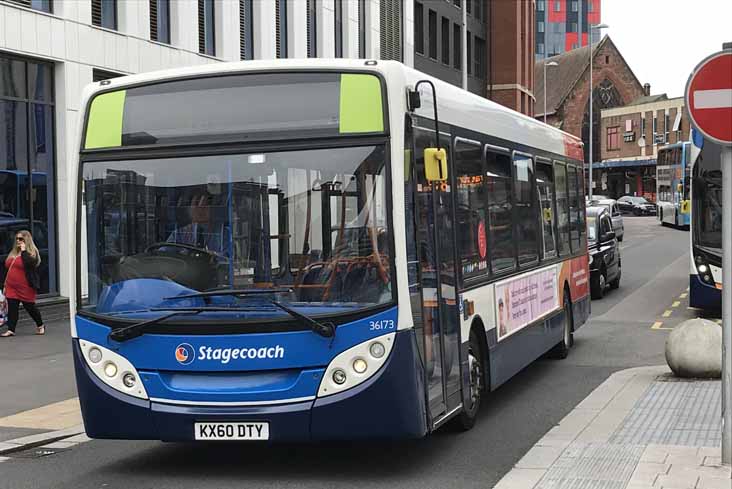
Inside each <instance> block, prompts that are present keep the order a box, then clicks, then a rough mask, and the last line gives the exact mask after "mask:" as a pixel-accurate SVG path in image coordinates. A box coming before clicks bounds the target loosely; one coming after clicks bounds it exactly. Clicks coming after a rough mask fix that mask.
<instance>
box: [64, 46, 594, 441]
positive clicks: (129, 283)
mask: <svg viewBox="0 0 732 489" xmlns="http://www.w3.org/2000/svg"><path fill="white" fill-rule="evenodd" d="M435 100H436V101H437V102H436V103H435V102H434V101H435ZM82 107H83V118H82V119H81V121H82V123H81V124H80V130H81V132H80V136H79V148H80V151H79V159H78V166H77V167H76V168H75V171H76V172H77V176H78V186H77V187H76V188H75V190H74V194H73V196H72V198H73V201H75V202H76V208H75V213H76V216H75V220H76V223H77V224H76V226H77V230H76V244H75V245H74V249H75V258H74V260H75V262H74V265H73V268H74V269H75V270H76V276H75V277H74V279H73V284H72V286H73V287H72V290H75V291H76V292H75V297H74V298H73V300H72V305H71V308H72V318H73V320H72V326H71V333H72V337H73V350H74V359H75V362H74V365H75V370H76V379H77V385H78V391H79V399H80V402H81V408H82V413H83V418H84V424H85V428H86V432H87V434H88V435H89V436H90V437H93V438H114V439H160V440H171V441H176V440H270V441H273V442H278V441H293V440H306V441H307V440H324V439H356V438H365V437H377V438H378V437H387V438H393V437H420V436H423V435H426V434H427V433H430V432H431V431H433V430H435V429H437V428H439V427H440V426H442V425H443V424H444V423H446V422H448V421H451V420H452V422H454V423H456V424H457V425H458V426H460V427H462V428H464V429H468V428H470V427H471V426H472V424H473V423H474V421H475V417H476V415H477V413H478V408H479V406H480V403H481V399H482V397H483V395H484V393H485V392H487V391H489V390H492V389H496V388H497V387H498V386H500V385H501V384H502V383H504V382H506V381H507V380H508V379H509V378H511V377H512V376H513V375H514V374H516V373H517V372H519V371H520V370H521V369H523V368H524V367H525V366H526V365H528V364H529V363H531V362H532V361H534V360H535V359H537V358H539V357H540V356H542V355H544V354H547V353H550V354H553V355H555V356H558V357H560V358H563V357H566V355H567V353H568V350H569V348H570V346H571V345H572V342H573V333H574V331H575V330H576V329H577V328H579V327H580V326H581V325H582V324H583V323H585V321H586V319H587V317H588V314H589V311H590V303H589V296H588V279H589V276H588V257H587V245H586V227H585V213H584V191H583V177H582V175H583V173H582V161H581V158H582V145H581V142H580V141H579V140H578V139H576V138H575V137H573V136H570V135H568V134H566V133H563V132H561V131H559V130H556V129H554V128H552V127H549V126H547V125H544V124H542V123H540V122H538V121H536V120H534V119H532V118H530V117H527V116H524V115H521V114H518V113H516V112H513V111H511V110H508V109H506V108H504V107H502V106H500V105H497V104H495V103H492V102H490V101H488V100H486V99H484V98H481V97H479V96H476V95H473V94H470V93H468V92H466V91H463V90H461V89H459V88H456V87H454V86H452V85H449V84H447V83H444V82H441V81H439V80H436V79H432V78H430V77H428V76H426V75H424V74H422V73H419V72H417V71H414V70H412V69H409V68H407V67H405V66H403V65H402V64H400V63H397V62H382V61H363V60H277V61H252V62H242V63H231V64H217V65H211V66H206V67H196V68H189V69H179V70H173V71H165V72H160V73H152V74H144V75H134V76H129V77H124V78H116V79H113V80H107V81H103V82H100V83H95V84H93V85H90V86H89V87H87V89H86V91H85V92H84V95H83V101H82ZM438 121H439V122H438ZM436 127H437V128H439V129H438V132H437V133H436V132H435V128H436ZM376 413H380V415H377V414H376Z"/></svg>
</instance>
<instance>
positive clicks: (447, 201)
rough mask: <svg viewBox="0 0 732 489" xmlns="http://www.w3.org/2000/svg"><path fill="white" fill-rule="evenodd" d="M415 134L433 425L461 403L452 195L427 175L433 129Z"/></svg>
mask: <svg viewBox="0 0 732 489" xmlns="http://www.w3.org/2000/svg"><path fill="white" fill-rule="evenodd" d="M413 134H414V167H413V170H414V173H413V178H414V181H415V183H416V185H415V187H414V194H415V195H414V203H415V210H414V214H415V221H416V228H417V229H416V235H417V236H416V238H417V239H416V241H417V243H416V244H417V255H418V262H419V269H420V273H419V276H420V278H421V290H422V304H421V307H422V311H421V312H422V316H421V322H422V324H421V326H422V327H421V328H419V327H418V328H417V331H418V336H419V337H418V339H417V340H418V341H421V342H422V343H423V344H422V345H421V346H422V347H423V350H422V352H423V360H424V365H425V371H426V375H425V376H426V379H425V382H426V387H427V402H428V409H429V416H430V422H431V426H432V427H433V428H434V427H436V426H438V425H439V424H440V423H441V421H442V420H443V419H445V418H446V417H447V416H449V415H450V414H452V413H453V412H454V411H455V410H456V409H458V408H459V407H460V405H461V391H460V359H459V356H460V350H459V345H460V328H459V325H460V323H459V316H458V305H457V300H456V299H457V291H456V279H457V271H456V268H455V229H454V221H453V217H452V216H453V197H452V194H451V192H450V191H451V189H450V184H449V181H447V182H428V181H427V180H426V179H425V173H424V158H423V152H424V149H425V148H426V147H431V146H434V130H428V129H422V128H418V127H415V128H414V133H413ZM440 139H441V145H442V147H445V143H446V142H449V140H450V136H449V135H445V134H444V133H443V134H441V137H440ZM448 154H449V148H448Z"/></svg>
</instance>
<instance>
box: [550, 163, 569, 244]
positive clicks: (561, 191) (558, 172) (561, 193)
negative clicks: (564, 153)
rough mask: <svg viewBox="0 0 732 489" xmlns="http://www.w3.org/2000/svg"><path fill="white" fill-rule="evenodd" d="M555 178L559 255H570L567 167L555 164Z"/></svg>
mask: <svg viewBox="0 0 732 489" xmlns="http://www.w3.org/2000/svg"><path fill="white" fill-rule="evenodd" d="M554 176H555V178H556V182H555V184H556V189H557V230H558V235H559V236H558V238H559V239H558V241H559V255H560V256H564V255H566V254H568V253H569V209H568V204H569V203H568V202H567V167H566V166H564V164H563V163H560V162H558V161H555V162H554Z"/></svg>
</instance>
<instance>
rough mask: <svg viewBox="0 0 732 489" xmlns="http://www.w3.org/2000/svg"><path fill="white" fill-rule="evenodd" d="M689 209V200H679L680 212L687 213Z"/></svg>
mask: <svg viewBox="0 0 732 489" xmlns="http://www.w3.org/2000/svg"><path fill="white" fill-rule="evenodd" d="M690 211H691V201H690V200H682V201H681V213H682V214H688V213H689V212H690Z"/></svg>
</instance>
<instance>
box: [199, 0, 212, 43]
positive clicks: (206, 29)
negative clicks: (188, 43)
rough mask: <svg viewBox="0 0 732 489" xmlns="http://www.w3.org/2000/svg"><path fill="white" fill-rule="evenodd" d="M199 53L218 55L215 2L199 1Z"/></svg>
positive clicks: (210, 0) (208, 0) (209, 0)
mask: <svg viewBox="0 0 732 489" xmlns="http://www.w3.org/2000/svg"><path fill="white" fill-rule="evenodd" d="M198 52H199V53H201V54H207V55H209V56H215V55H216V38H215V34H214V2H213V0H198Z"/></svg>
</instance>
